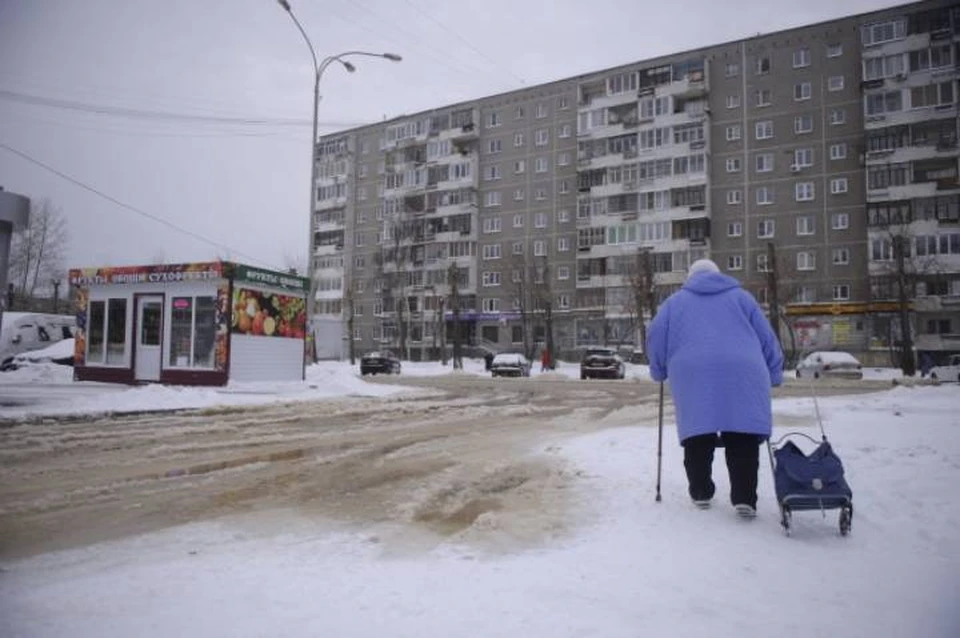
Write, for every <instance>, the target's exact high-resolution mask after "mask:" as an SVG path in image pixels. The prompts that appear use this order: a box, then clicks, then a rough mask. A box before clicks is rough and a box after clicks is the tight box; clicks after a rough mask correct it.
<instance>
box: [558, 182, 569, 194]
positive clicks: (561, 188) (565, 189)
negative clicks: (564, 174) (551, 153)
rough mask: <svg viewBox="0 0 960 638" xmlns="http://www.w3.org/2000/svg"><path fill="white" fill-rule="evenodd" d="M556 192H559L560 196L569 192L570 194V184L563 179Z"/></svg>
mask: <svg viewBox="0 0 960 638" xmlns="http://www.w3.org/2000/svg"><path fill="white" fill-rule="evenodd" d="M557 192H559V193H560V194H561V195H564V194H566V193H569V192H570V182H568V181H567V180H565V179H562V180H560V185H559V186H558V187H557Z"/></svg>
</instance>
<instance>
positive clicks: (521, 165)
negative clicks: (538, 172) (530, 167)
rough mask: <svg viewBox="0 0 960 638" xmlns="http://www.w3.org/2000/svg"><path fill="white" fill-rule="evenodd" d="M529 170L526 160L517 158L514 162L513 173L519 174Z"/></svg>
mask: <svg viewBox="0 0 960 638" xmlns="http://www.w3.org/2000/svg"><path fill="white" fill-rule="evenodd" d="M525 170H527V161H526V160H517V161H516V162H514V163H513V174H514V175H519V174H521V173H523V172H524V171H525Z"/></svg>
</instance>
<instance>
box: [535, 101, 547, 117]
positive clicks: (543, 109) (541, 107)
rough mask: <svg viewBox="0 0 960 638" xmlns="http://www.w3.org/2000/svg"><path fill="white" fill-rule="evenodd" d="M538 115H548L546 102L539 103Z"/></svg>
mask: <svg viewBox="0 0 960 638" xmlns="http://www.w3.org/2000/svg"><path fill="white" fill-rule="evenodd" d="M537 117H538V118H544V117H547V105H546V104H537Z"/></svg>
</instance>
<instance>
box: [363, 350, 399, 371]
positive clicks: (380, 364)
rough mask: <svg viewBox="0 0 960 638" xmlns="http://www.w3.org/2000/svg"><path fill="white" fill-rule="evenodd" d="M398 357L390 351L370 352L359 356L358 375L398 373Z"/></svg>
mask: <svg viewBox="0 0 960 638" xmlns="http://www.w3.org/2000/svg"><path fill="white" fill-rule="evenodd" d="M400 367H401V366H400V359H398V358H397V356H396V355H395V354H393V353H392V352H390V351H387V350H384V351H382V352H370V353H368V354H365V355H363V356H362V357H360V375H361V376H367V375H368V374H400Z"/></svg>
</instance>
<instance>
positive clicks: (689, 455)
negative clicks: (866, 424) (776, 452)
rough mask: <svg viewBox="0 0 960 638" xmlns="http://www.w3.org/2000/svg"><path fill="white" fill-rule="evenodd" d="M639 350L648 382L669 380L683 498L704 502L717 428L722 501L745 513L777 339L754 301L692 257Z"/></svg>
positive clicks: (776, 370) (765, 429)
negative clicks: (725, 484)
mask: <svg viewBox="0 0 960 638" xmlns="http://www.w3.org/2000/svg"><path fill="white" fill-rule="evenodd" d="M647 353H648V356H649V358H650V376H651V377H653V379H654V381H664V380H667V379H669V381H670V391H671V393H672V395H673V401H674V405H675V406H676V415H677V434H678V436H679V439H680V444H681V445H682V446H683V465H684V468H685V469H686V471H687V481H688V483H689V493H690V497H691V498H692V499H693V501H694V503H695V504H696V505H697V506H698V507H709V505H710V501H711V499H712V498H713V495H714V492H715V490H716V487H715V486H714V483H713V478H712V470H713V453H714V448H715V447H716V445H717V438H718V433H719V438H720V440H721V441H722V443H723V447H724V449H725V456H726V460H727V471H728V472H729V475H730V501H731V503H732V504H733V506H734V508H735V509H736V511H737V513H738V514H739V515H740V516H743V517H745V518H752V517H753V516H755V515H756V507H757V472H758V470H759V466H760V443H761V442H762V441H763V440H765V439H767V438H769V436H770V431H771V428H772V420H773V417H772V409H771V398H770V388H771V387H772V386H778V385H780V383H781V382H782V381H783V354H782V352H781V350H780V344H779V343H778V341H777V339H776V337H775V336H774V334H773V330H772V329H771V327H770V323H769V322H768V321H767V318H766V317H765V316H764V314H763V311H762V310H761V309H760V306H759V305H758V304H757V302H756V300H755V299H754V298H753V296H752V295H750V293H748V292H746V291H745V290H743V288H741V287H740V282H738V281H737V280H736V279H734V278H733V277H728V276H727V275H723V274H721V273H720V271H719V269H718V268H717V265H716V264H715V263H713V262H712V261H710V260H708V259H701V260H698V261H695V262H694V263H693V264H692V265H691V266H690V271H689V273H688V275H687V280H686V282H685V283H684V285H683V287H682V288H681V289H680V290H678V291H677V292H676V293H674V294H673V295H671V296H670V297H669V298H668V299H667V300H666V301H665V302H664V303H663V304H661V306H660V308H659V309H658V310H657V314H656V317H654V319H653V322H652V323H651V324H650V330H649V334H648V338H647Z"/></svg>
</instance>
